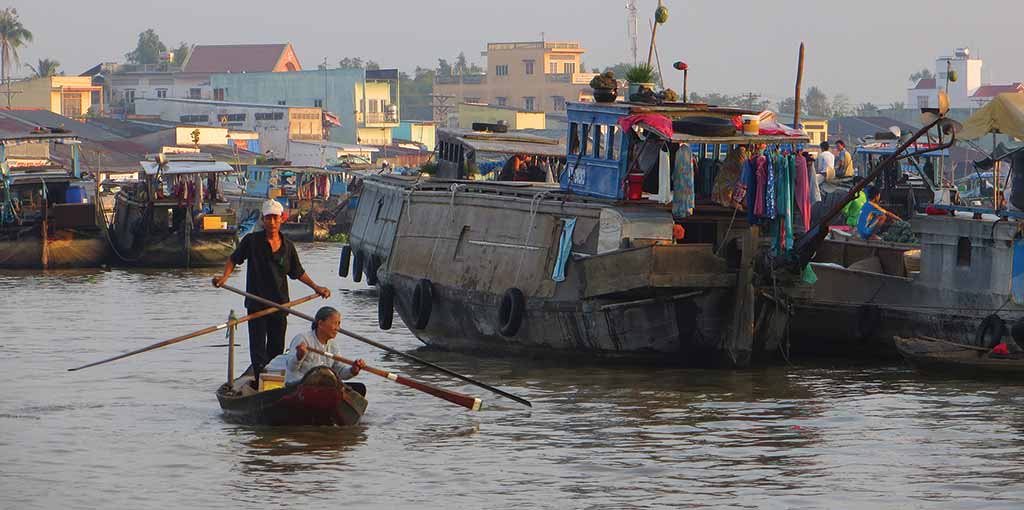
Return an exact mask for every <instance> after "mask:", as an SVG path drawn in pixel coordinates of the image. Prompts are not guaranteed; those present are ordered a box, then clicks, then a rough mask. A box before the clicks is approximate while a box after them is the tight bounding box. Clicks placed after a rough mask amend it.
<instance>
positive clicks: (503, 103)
mask: <svg viewBox="0 0 1024 510" xmlns="http://www.w3.org/2000/svg"><path fill="white" fill-rule="evenodd" d="M494 102H495V103H497V104H498V106H508V98H507V97H496V98H494Z"/></svg>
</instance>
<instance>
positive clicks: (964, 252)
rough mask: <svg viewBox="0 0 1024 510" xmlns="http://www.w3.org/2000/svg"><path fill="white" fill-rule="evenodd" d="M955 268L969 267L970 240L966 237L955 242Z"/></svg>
mask: <svg viewBox="0 0 1024 510" xmlns="http://www.w3.org/2000/svg"><path fill="white" fill-rule="evenodd" d="M956 266H957V267H971V240H970V239H968V238H966V237H961V238H960V239H959V240H958V241H957V242H956Z"/></svg>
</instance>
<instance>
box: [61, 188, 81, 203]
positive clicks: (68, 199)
mask: <svg viewBox="0 0 1024 510" xmlns="http://www.w3.org/2000/svg"><path fill="white" fill-rule="evenodd" d="M85 202H86V200H85V190H84V189H82V188H80V187H78V186H71V187H70V188H68V190H67V192H65V193H64V203H65V204H84V203H85Z"/></svg>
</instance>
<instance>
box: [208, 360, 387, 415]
mask: <svg viewBox="0 0 1024 510" xmlns="http://www.w3.org/2000/svg"><path fill="white" fill-rule="evenodd" d="M251 380H252V376H251V375H243V376H242V377H240V378H238V379H236V381H235V383H234V384H228V383H224V384H222V385H221V387H220V388H219V389H217V400H218V401H219V402H220V407H221V409H223V411H224V415H225V416H226V417H227V418H228V419H229V420H231V421H234V422H238V423H245V424H249V425H355V424H356V423H358V422H359V419H360V418H361V417H362V416H363V413H364V412H365V411H366V405H367V401H366V397H365V396H364V395H361V394H360V393H359V392H357V391H355V390H354V389H352V388H350V387H349V386H347V385H345V384H344V383H342V382H341V381H339V380H338V377H337V376H336V375H335V374H334V371H333V370H331V369H330V368H328V367H317V368H314V369H312V370H310V371H309V372H308V373H307V374H306V376H305V377H303V378H302V381H300V382H299V383H298V384H290V385H286V386H283V387H280V388H274V389H270V390H265V391H260V392H255V391H253V390H250V389H248V388H246V389H245V390H244V391H239V390H236V388H242V387H245V386H248V383H249V381H251Z"/></svg>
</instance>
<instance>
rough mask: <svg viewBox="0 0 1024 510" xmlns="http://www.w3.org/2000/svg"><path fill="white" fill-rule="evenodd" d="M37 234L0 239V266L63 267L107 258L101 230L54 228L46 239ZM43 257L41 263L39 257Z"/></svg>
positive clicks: (95, 263)
mask: <svg viewBox="0 0 1024 510" xmlns="http://www.w3.org/2000/svg"><path fill="white" fill-rule="evenodd" d="M43 249H44V248H43V241H42V239H40V238H39V237H38V236H35V237H29V238H22V239H18V240H13V241H0V268H4V269H67V268H83V267H100V266H102V265H103V264H106V263H108V262H109V261H110V258H111V253H110V245H109V243H108V242H107V240H106V239H105V238H104V237H103V236H102V234H94V235H87V234H82V233H80V232H73V231H57V232H56V233H55V234H53V238H52V239H48V240H47V242H46V248H45V249H46V255H45V257H44V254H43ZM44 260H45V261H46V262H45V264H44V262H43V261H44Z"/></svg>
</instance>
